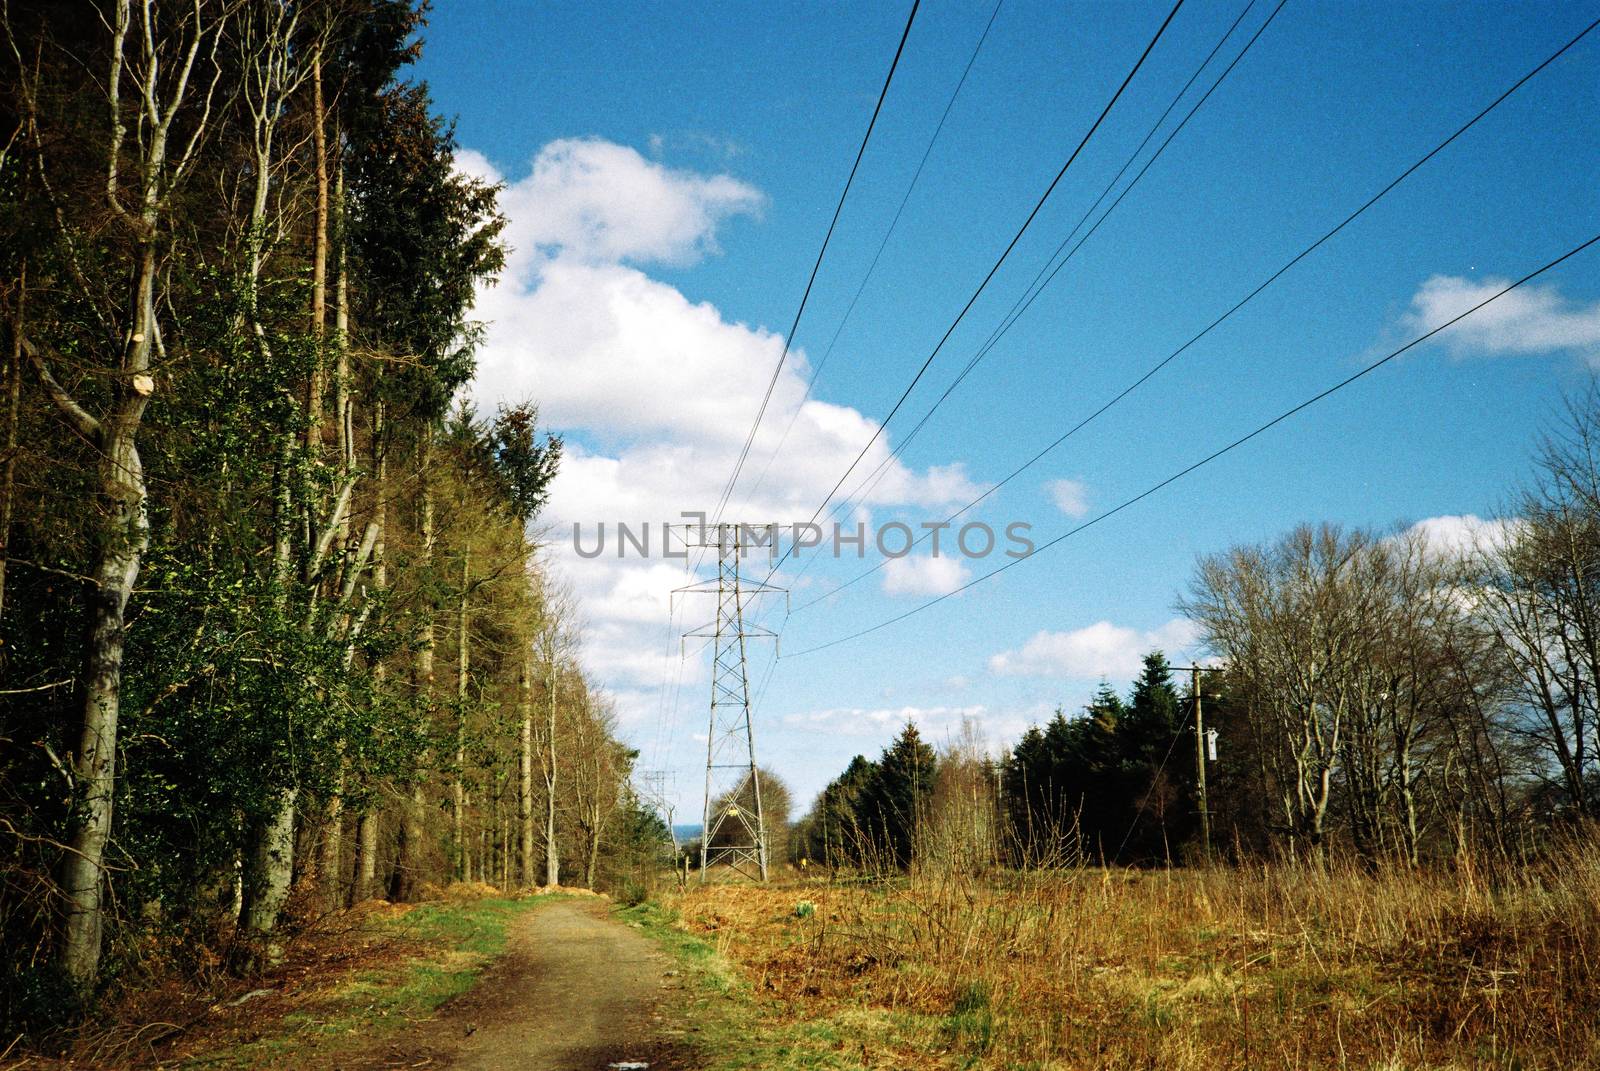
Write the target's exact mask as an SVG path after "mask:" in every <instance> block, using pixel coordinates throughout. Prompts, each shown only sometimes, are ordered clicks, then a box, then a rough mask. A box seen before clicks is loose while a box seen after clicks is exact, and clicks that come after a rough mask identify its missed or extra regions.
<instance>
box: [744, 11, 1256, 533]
mask: <svg viewBox="0 0 1600 1071" xmlns="http://www.w3.org/2000/svg"><path fill="white" fill-rule="evenodd" d="M1250 2H1251V3H1254V2H1255V0H1250ZM1004 4H1005V0H996V2H995V5H994V10H993V11H992V12H990V13H989V21H988V22H987V23H986V24H985V25H984V27H983V34H982V35H981V36H980V37H979V38H978V43H977V44H976V45H974V46H973V47H972V55H971V56H970V57H969V58H968V59H967V65H966V67H965V68H963V70H962V71H961V79H960V80H959V81H958V82H956V87H955V89H954V90H952V91H951V93H950V99H949V100H948V101H947V102H946V103H945V106H944V113H943V114H942V115H940V116H939V123H938V125H937V126H935V127H934V128H933V135H932V136H931V137H930V138H929V139H928V146H927V148H925V149H924V150H923V151H922V159H921V160H920V161H919V162H918V163H917V170H916V172H915V173H913V174H912V176H911V182H910V184H908V185H907V186H906V192H905V196H903V197H901V198H900V206H899V207H898V208H896V209H895V212H894V218H893V219H891V220H890V221H889V229H888V230H886V231H885V232H884V235H883V241H881V242H879V243H878V251H877V252H876V253H874V254H873V256H872V263H871V264H868V265H867V272H866V274H865V275H863V276H862V277H861V284H860V285H859V286H857V287H856V292H855V296H853V297H852V298H851V299H850V304H849V306H848V307H847V308H846V309H845V310H844V316H842V317H841V318H840V320H839V326H838V327H836V328H834V331H833V337H832V338H830V339H829V340H828V346H827V348H826V349H824V350H823V351H822V356H821V358H819V359H818V360H817V364H816V367H815V368H813V369H812V370H811V378H810V379H809V380H807V381H806V389H805V391H804V393H802V394H801V396H800V404H799V405H798V406H796V407H795V411H794V412H793V413H792V414H790V416H789V423H788V424H787V425H786V426H785V427H784V429H783V434H782V435H781V436H780V437H779V438H778V445H777V447H775V448H774V449H773V451H772V454H771V456H770V457H768V458H767V463H766V465H765V466H764V467H763V468H762V470H761V475H760V476H758V477H756V482H755V484H754V486H752V487H751V488H750V495H749V496H746V497H747V501H748V498H749V497H750V496H753V495H754V494H755V493H756V491H757V490H759V489H760V487H761V484H762V482H763V481H764V480H766V478H767V473H768V472H770V471H771V470H772V463H773V462H774V461H776V460H777V459H778V455H779V454H780V453H782V452H783V446H784V444H785V443H787V442H788V441H789V433H790V432H792V431H793V430H794V425H795V421H796V420H798V419H799V417H800V410H801V409H802V408H804V406H805V403H806V399H807V398H808V397H810V395H811V389H812V388H813V387H815V386H816V385H817V378H818V377H819V376H821V375H822V368H823V366H824V365H826V364H827V363H828V358H829V357H831V356H832V355H833V349H834V346H835V345H837V344H838V342H839V336H840V335H841V334H843V333H844V328H845V324H847V323H849V322H850V316H851V314H853V313H854V312H855V311H856V304H857V303H858V302H859V301H860V300H861V295H862V294H863V293H865V292H866V289H867V283H868V282H870V281H871V280H872V276H873V273H874V272H876V271H877V269H878V261H879V260H881V259H882V258H883V251H884V250H885V249H886V248H888V245H889V239H890V238H892V237H893V236H894V232H895V229H896V228H897V227H899V226H900V217H901V216H902V215H904V214H905V210H906V205H907V204H909V203H910V201H911V194H912V193H913V192H914V191H915V190H916V188H917V183H918V182H919V181H920V180H921V179H922V172H923V169H924V168H926V167H927V166H928V158H929V157H930V156H932V155H933V147H934V146H935V145H936V144H938V142H939V135H940V134H942V133H943V132H944V125H945V122H946V121H947V120H948V119H949V118H950V112H951V109H953V108H954V107H955V105H956V99H957V98H958V97H960V96H961V90H962V89H963V88H964V87H965V86H966V84H967V76H968V75H970V74H971V73H972V66H973V64H975V63H977V61H978V53H980V52H982V51H983V45H984V42H986V41H988V40H989V31H990V30H992V29H993V28H994V22H995V19H996V18H998V17H999V15H1000V8H1001V7H1002V6H1003V5H1004Z"/></svg>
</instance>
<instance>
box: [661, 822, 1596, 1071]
mask: <svg viewBox="0 0 1600 1071" xmlns="http://www.w3.org/2000/svg"><path fill="white" fill-rule="evenodd" d="M668 905H669V910H670V911H671V912H672V913H674V914H675V915H676V917H677V919H678V922H677V926H678V928H679V929H681V930H682V931H683V935H684V936H683V937H682V938H680V939H681V940H690V939H692V940H693V942H694V944H693V947H695V948H698V949H700V950H701V951H699V952H698V953H696V955H698V956H700V957H702V958H703V960H704V961H705V962H707V963H713V964H715V963H718V962H719V958H720V961H721V962H725V963H727V964H731V965H732V977H723V978H722V979H721V980H720V981H717V982H716V983H715V986H716V987H720V988H721V989H722V990H724V991H726V992H728V993H731V994H732V995H733V998H734V999H733V1000H731V1001H724V1005H725V1014H724V1025H723V1026H720V1027H717V1029H720V1030H722V1031H724V1033H730V1034H731V1035H732V1037H733V1040H734V1041H735V1042H738V1041H739V1039H740V1038H741V1037H742V1036H748V1034H749V1033H750V1032H752V1031H755V1030H759V1031H761V1032H763V1033H764V1035H765V1038H766V1039H769V1040H763V1041H762V1042H761V1043H759V1044H758V1043H756V1042H746V1043H745V1050H744V1052H745V1054H744V1055H734V1056H727V1057H726V1058H724V1062H722V1063H716V1062H715V1061H713V1062H712V1064H711V1065H712V1066H720V1067H739V1066H747V1067H756V1066H768V1067H819V1068H821V1067H863V1066H873V1067H878V1066H922V1067H928V1066H943V1067H984V1068H989V1067H994V1068H1041V1069H1043V1068H1060V1069H1068V1068H1071V1069H1077V1068H1130V1067H1149V1068H1162V1069H1175V1071H1185V1069H1191V1068H1192V1069H1196V1071H1199V1069H1202V1068H1203V1069H1205V1071H1218V1069H1227V1068H1239V1069H1252V1071H1253V1069H1257V1068H1283V1069H1296V1071H1299V1069H1313V1068H1317V1069H1320V1068H1383V1069H1396V1071H1398V1069H1402V1068H1406V1069H1410V1068H1440V1069H1444V1068H1450V1069H1457V1068H1460V1069H1465V1068H1500V1069H1506V1071H1512V1069H1518V1071H1532V1069H1539V1068H1549V1069H1562V1071H1565V1069H1571V1068H1600V858H1596V856H1595V855H1594V854H1593V853H1592V852H1573V853H1571V854H1570V855H1569V856H1568V857H1566V858H1564V859H1562V860H1561V861H1559V862H1552V863H1550V864H1548V865H1545V866H1542V867H1539V868H1535V869H1529V870H1524V871H1520V872H1518V873H1517V874H1516V876H1514V877H1512V878H1509V879H1506V880H1502V881H1500V882H1498V883H1494V884H1492V885H1491V883H1489V882H1488V881H1486V880H1484V879H1483V878H1481V877H1480V876H1479V875H1477V874H1476V873H1474V872H1472V871H1470V870H1458V871H1452V872H1448V873H1446V872H1438V873H1411V872H1390V873H1380V874H1372V873H1368V872H1365V871H1362V870H1360V869H1356V868H1353V867H1350V868H1346V867H1329V868H1312V867H1294V866H1273V867H1268V868H1262V867H1255V868H1248V869H1239V870H1231V869H1216V870H1210V871H1145V872H1139V871H1098V870H1075V871H1067V872H1050V873H1033V874H1012V873H1005V872H999V873H994V874H990V875H988V876H985V877H980V876H976V875H960V874H930V873H918V874H913V875H912V876H910V877H908V878H902V879H898V880H896V881H893V882H889V883H860V884H842V883H841V884H830V883H827V882H822V881H812V882H790V883H782V884H777V885H774V886H769V887H766V888H761V887H755V886H751V885H737V884H731V883H730V884H712V885H709V886H706V887H691V888H690V889H689V890H688V891H687V892H685V893H681V894H676V895H674V896H672V897H669V898H668ZM713 954H715V955H713ZM717 969H718V970H722V971H724V972H726V968H717ZM714 973H715V972H713V975H714ZM707 1040H708V1041H711V1042H716V1043H713V1044H709V1045H708V1046H707V1048H708V1050H709V1051H717V1050H718V1045H719V1044H720V1042H721V1040H723V1039H716V1038H710V1039H707ZM736 1047H737V1046H735V1049H736ZM735 1049H727V1050H726V1051H729V1052H733V1051H735ZM740 1060H747V1061H748V1062H743V1063H741V1062H739V1061H740Z"/></svg>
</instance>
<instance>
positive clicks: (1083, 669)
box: [989, 617, 1199, 680]
mask: <svg viewBox="0 0 1600 1071" xmlns="http://www.w3.org/2000/svg"><path fill="white" fill-rule="evenodd" d="M1198 637H1199V634H1198V630H1197V629H1196V628H1195V626H1194V624H1193V623H1192V622H1190V621H1189V620H1187V619H1186V618H1181V617H1175V618H1173V619H1172V620H1171V621H1168V622H1167V623H1166V624H1164V625H1162V626H1161V627H1159V628H1156V629H1153V630H1151V631H1149V632H1141V631H1139V630H1138V629H1132V628H1125V627H1123V626H1121V625H1113V624H1112V623H1111V622H1109V621H1097V622H1095V623H1094V624H1092V625H1089V626H1087V627H1085V628H1080V629H1075V630H1073V631H1071V632H1038V633H1035V634H1034V636H1033V637H1032V638H1031V639H1029V640H1028V642H1027V643H1025V644H1023V645H1022V649H1021V650H1018V651H1004V652H1001V653H1000V654H997V655H994V656H993V657H991V658H990V659H989V669H990V671H992V672H994V673H997V674H1000V675H1001V676H1007V677H1108V678H1110V679H1112V680H1131V679H1132V678H1134V677H1136V676H1138V674H1139V670H1140V668H1141V665H1142V663H1143V660H1144V656H1145V655H1146V654H1148V653H1150V652H1151V651H1152V650H1155V649H1157V648H1159V649H1160V650H1162V651H1164V652H1166V654H1167V655H1168V656H1169V657H1170V656H1175V655H1187V654H1188V653H1189V652H1190V650H1191V648H1193V647H1194V646H1195V644H1196V643H1197V642H1198Z"/></svg>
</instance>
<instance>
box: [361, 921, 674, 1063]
mask: <svg viewBox="0 0 1600 1071" xmlns="http://www.w3.org/2000/svg"><path fill="white" fill-rule="evenodd" d="M670 968H671V964H670V963H669V962H668V960H667V957H666V956H665V955H663V954H662V953H661V952H660V951H659V950H657V948H656V947H655V945H654V944H652V943H651V942H650V940H649V939H648V938H646V937H644V936H642V935H641V934H639V933H637V932H636V931H634V930H633V929H631V928H630V927H628V926H627V925H625V924H623V923H621V922H618V921H617V920H616V919H614V918H612V917H611V916H610V913H609V912H608V911H607V909H606V906H605V904H604V902H602V901H582V900H576V901H570V900H569V901H557V902H555V903H551V904H545V905H543V906H541V907H539V908H537V909H535V910H533V911H531V912H529V913H527V914H526V915H524V916H523V917H522V918H521V919H519V920H518V921H517V922H516V923H515V924H514V925H513V928H512V931H511V934H510V942H509V945H508V947H507V949H506V954H505V955H504V956H503V957H502V958H501V959H500V961H499V962H498V963H497V964H496V965H495V966H494V967H492V968H491V969H490V970H489V971H488V973H487V974H485V975H484V977H483V979H482V980H480V981H479V983H478V984H477V985H476V986H474V987H473V989H472V990H471V991H470V992H468V993H467V994H465V995H464V996H462V997H460V998H459V999H457V1000H454V1001H451V1002H450V1003H449V1004H447V1005H445V1006H444V1007H443V1008H441V1009H439V1014H438V1015H437V1016H436V1017H435V1018H434V1019H433V1020H431V1021H429V1022H427V1023H423V1024H418V1025H417V1026H416V1027H414V1028H412V1029H411V1030H408V1031H407V1032H406V1033H405V1035H403V1036H402V1037H401V1038H399V1039H396V1040H395V1041H393V1042H391V1043H389V1044H388V1045H386V1046H384V1048H385V1049H386V1051H385V1052H384V1053H382V1054H381V1055H379V1054H376V1053H375V1054H371V1055H372V1056H374V1057H376V1059H375V1060H374V1061H373V1062H372V1063H369V1064H365V1065H361V1066H366V1067H384V1068H402V1067H404V1068H413V1067H426V1068H430V1069H432V1068H438V1067H449V1068H459V1069H461V1071H502V1069H504V1071H512V1069H515V1071H590V1069H597V1071H604V1069H606V1068H609V1067H611V1066H612V1065H614V1064H622V1065H624V1066H627V1065H630V1064H631V1065H634V1066H637V1065H640V1064H643V1065H647V1066H648V1068H649V1071H672V1069H678V1068H682V1067H683V1066H684V1064H683V1061H682V1057H681V1053H679V1052H678V1051H676V1046H674V1045H672V1044H671V1043H670V1042H669V1041H668V1040H667V1039H666V1038H665V1037H664V1035H663V1028H664V1026H665V1016H666V1013H667V1012H668V1011H669V1009H668V1007H667V1005H666V1003H665V1001H664V999H663V998H664V997H665V996H670V995H671V992H670V991H671V990H672V989H673V988H674V987H675V986H676V982H675V979H674V978H673V977H672V976H670V975H669V973H668V972H669V970H670Z"/></svg>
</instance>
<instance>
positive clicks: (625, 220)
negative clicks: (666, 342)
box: [461, 138, 766, 265]
mask: <svg viewBox="0 0 1600 1071" xmlns="http://www.w3.org/2000/svg"><path fill="white" fill-rule="evenodd" d="M484 163H486V161H483V158H482V157H481V156H476V155H474V156H473V157H471V158H469V159H468V160H467V161H466V162H464V163H463V164H462V165H461V166H462V167H463V169H464V170H467V169H471V168H480V169H481V168H482V167H483V165H484ZM765 203H766V198H765V197H764V196H763V195H762V194H761V193H760V191H758V190H756V189H755V188H754V187H753V186H750V185H747V184H746V183H743V182H741V181H739V180H738V179H736V178H734V177H733V176H731V175H698V174H695V173H694V172H691V171H680V170H677V169H675V168H671V167H667V166H665V165H663V164H661V163H658V162H656V161H653V160H647V159H645V158H644V157H643V156H642V155H640V154H639V153H638V152H637V151H636V150H634V149H632V148H630V147H628V146H626V145H617V144H615V143H614V142H609V141H602V140H600V139H598V138H563V139H562V140H560V141H552V142H551V143H550V144H548V145H546V146H545V147H544V148H543V149H541V150H540V151H539V155H538V156H536V157H534V160H533V166H532V170H531V172H530V173H529V174H528V175H527V177H525V178H523V179H520V180H518V181H517V182H515V183H512V184H510V185H509V186H508V187H507V188H506V191H505V193H504V194H503V195H502V197H501V207H502V208H503V209H504V211H505V213H506V216H507V217H508V219H509V220H510V221H511V227H510V230H509V232H508V238H509V240H510V241H511V243H512V245H513V247H514V249H516V250H517V252H518V253H520V254H523V255H527V254H529V253H531V252H534V251H551V250H559V251H560V252H561V253H562V254H564V255H566V256H570V257H575V258H578V259H581V260H587V261H598V262H611V263H615V262H620V261H630V262H632V263H635V264H649V263H658V264H672V265H685V264H692V263H694V262H695V261H697V260H699V259H700V258H701V257H703V256H705V255H706V254H708V253H714V252H716V230H717V226H718V225H719V224H721V223H722V222H723V221H724V220H726V219H728V218H729V217H732V216H738V215H749V214H752V213H755V212H758V211H759V210H760V209H761V208H762V206H763V205H764V204H765Z"/></svg>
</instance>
